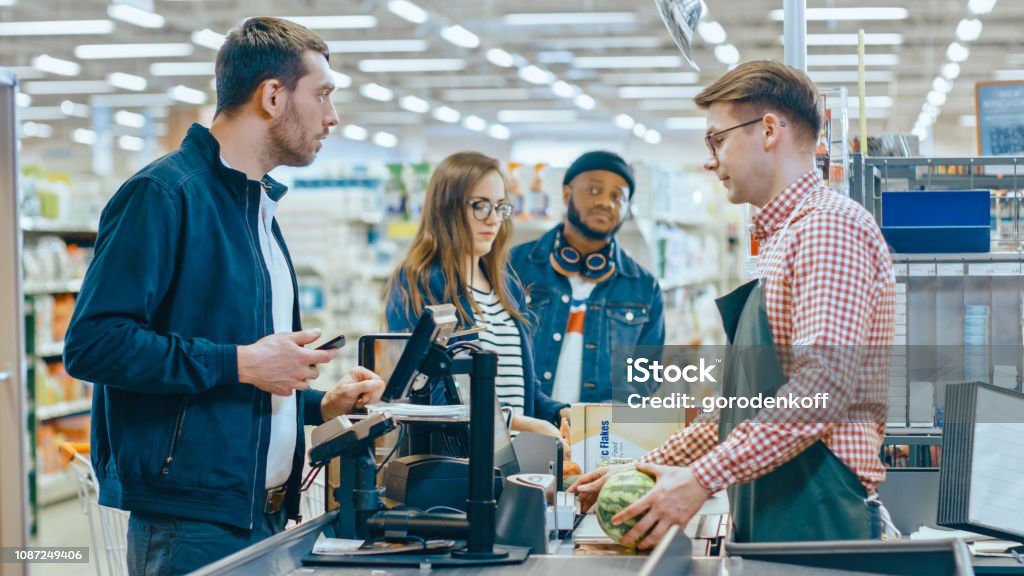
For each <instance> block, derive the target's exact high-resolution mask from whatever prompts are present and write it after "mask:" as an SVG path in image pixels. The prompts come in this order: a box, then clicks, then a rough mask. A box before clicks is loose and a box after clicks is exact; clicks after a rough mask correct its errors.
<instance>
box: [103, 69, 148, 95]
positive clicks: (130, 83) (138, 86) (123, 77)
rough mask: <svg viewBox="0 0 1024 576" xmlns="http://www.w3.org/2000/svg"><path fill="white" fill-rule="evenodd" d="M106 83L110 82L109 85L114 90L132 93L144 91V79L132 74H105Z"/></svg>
mask: <svg viewBox="0 0 1024 576" xmlns="http://www.w3.org/2000/svg"><path fill="white" fill-rule="evenodd" d="M107 82H110V85H111V86H113V87H115V88H121V89H122V90H131V91H133V92H142V91H143V90H145V89H146V79H145V78H143V77H142V76H136V75H134V74H125V73H124V72H111V73H110V74H107Z"/></svg>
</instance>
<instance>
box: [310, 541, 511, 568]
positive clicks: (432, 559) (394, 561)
mask: <svg viewBox="0 0 1024 576" xmlns="http://www.w3.org/2000/svg"><path fill="white" fill-rule="evenodd" d="M494 551H495V552H497V553H499V554H500V553H507V554H508V555H507V556H499V557H490V558H463V557H458V556H452V555H451V554H382V555H379V556H320V555H316V554H312V553H310V554H307V555H306V556H305V557H303V558H302V563H303V564H304V565H306V566H420V565H421V564H423V563H428V562H429V563H430V565H431V566H494V565H497V564H521V563H522V562H525V561H526V558H527V557H528V556H529V555H530V549H529V548H521V547H518V546H500V545H495V546H494Z"/></svg>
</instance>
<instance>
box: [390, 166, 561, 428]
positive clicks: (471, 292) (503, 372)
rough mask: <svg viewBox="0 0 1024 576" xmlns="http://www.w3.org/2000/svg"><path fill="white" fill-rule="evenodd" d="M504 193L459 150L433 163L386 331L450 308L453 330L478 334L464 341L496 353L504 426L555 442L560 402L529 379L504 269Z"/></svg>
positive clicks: (520, 324)
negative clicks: (427, 311)
mask: <svg viewBox="0 0 1024 576" xmlns="http://www.w3.org/2000/svg"><path fill="white" fill-rule="evenodd" d="M505 189H506V186H505V178H504V176H503V175H502V173H501V169H500V165H499V163H498V161H497V160H495V159H494V158H490V157H488V156H484V155H483V154H478V153H476V152H459V153H457V154H453V155H451V156H449V157H447V158H445V159H444V160H443V161H442V162H441V163H440V164H438V166H437V168H435V169H434V173H433V174H432V175H431V177H430V182H429V184H428V185H427V194H426V201H425V203H424V206H423V218H422V220H421V222H420V228H419V231H418V232H417V233H416V237H415V238H414V239H413V241H412V245H411V246H410V248H409V253H408V254H407V255H406V257H405V259H404V260H403V261H402V263H401V264H400V265H399V266H398V269H397V270H395V272H394V273H393V274H392V275H391V278H390V279H389V280H388V283H387V286H386V288H385V292H386V295H387V307H386V313H387V322H388V330H391V331H399V332H400V331H409V330H412V328H413V326H414V325H415V323H416V321H417V319H418V318H419V316H420V314H421V313H422V312H423V308H424V306H428V305H431V304H441V303H452V304H454V305H455V308H456V310H457V312H458V315H459V319H460V327H459V330H465V329H468V328H480V329H481V331H479V332H477V333H474V334H471V335H469V336H468V337H466V339H478V341H479V344H480V346H481V347H483V348H484V349H486V350H492V351H494V352H496V353H497V354H498V377H497V379H496V381H495V386H496V392H497V396H498V400H499V402H500V403H501V404H502V406H503V407H504V408H505V409H506V411H507V412H508V413H509V414H510V415H511V427H512V429H513V430H519V431H527V430H528V431H531V432H539V433H541V434H546V435H549V436H555V437H558V436H560V434H559V431H558V429H557V428H555V426H554V425H553V423H554V422H555V421H556V419H557V418H558V414H559V410H561V409H562V408H564V407H566V406H567V405H566V404H564V403H559V402H555V401H554V400H552V399H551V398H550V397H548V396H547V395H546V394H544V393H543V392H542V391H541V389H540V386H539V383H538V382H537V380H536V379H535V377H534V369H533V350H532V347H531V346H532V345H531V342H530V338H529V334H528V327H527V325H526V320H525V317H524V315H523V311H524V310H526V304H525V298H524V295H523V289H522V286H521V285H520V283H519V279H518V278H516V276H515V274H514V273H513V272H512V269H511V268H510V267H509V264H508V257H509V243H510V241H511V238H512V222H511V219H512V211H513V210H512V204H510V203H509V202H508V200H507V197H506V194H505ZM457 340H458V339H453V341H457Z"/></svg>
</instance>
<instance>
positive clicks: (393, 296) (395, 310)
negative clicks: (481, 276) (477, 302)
mask: <svg viewBox="0 0 1024 576" xmlns="http://www.w3.org/2000/svg"><path fill="white" fill-rule="evenodd" d="M399 281H400V282H401V284H402V286H403V287H406V288H407V287H408V280H406V277H405V274H404V272H399ZM429 281H430V286H429V287H421V288H420V290H421V292H422V293H423V295H424V299H425V300H426V302H427V304H428V305H429V304H441V303H443V295H444V284H445V279H444V272H443V271H442V270H441V267H440V266H434V267H433V268H431V270H430V280H429ZM507 289H508V294H509V297H510V299H511V300H512V303H513V305H514V306H516V308H517V309H518V310H520V311H522V310H525V309H526V302H525V300H524V297H523V288H522V286H521V285H520V284H519V282H518V281H517V280H516V279H515V277H514V276H513V275H512V274H511V270H510V271H509V275H508V288H507ZM459 301H460V302H461V303H462V307H463V308H464V309H465V310H466V312H467V313H468V314H469V318H470V326H475V325H476V319H475V317H474V316H473V308H472V306H470V304H469V299H468V298H467V297H466V295H465V294H460V295H459ZM385 313H386V315H387V322H388V330H389V331H392V332H411V331H412V329H413V328H414V327H415V326H416V321H417V319H418V318H417V316H416V314H415V312H414V311H413V310H412V307H411V306H408V305H407V304H406V303H405V302H404V301H403V299H402V293H401V290H399V289H398V288H397V286H396V287H395V288H393V289H392V291H391V293H390V294H388V297H387V305H386V307H385ZM513 321H514V322H515V323H516V327H517V328H519V335H520V339H521V341H522V348H523V379H524V386H523V388H524V391H523V395H524V398H523V414H525V415H526V416H533V417H535V418H540V419H541V420H547V421H548V422H552V423H554V424H556V425H557V424H558V422H559V418H558V412H559V411H560V410H561V409H562V408H565V407H567V406H568V404H566V403H564V402H555V401H554V400H552V399H551V398H550V397H549V396H548V395H547V394H545V393H544V391H543V390H541V389H540V385H539V383H538V382H537V381H536V378H534V374H535V371H534V369H533V346H532V345H531V343H530V334H529V327H527V326H526V325H525V324H523V323H522V322H520V321H519V320H516V319H515V317H513ZM470 326H460V327H459V328H458V329H459V330H464V329H466V328H469V327H470ZM473 339H476V336H475V335H469V336H466V337H463V338H452V339H451V341H450V342H451V343H453V344H454V343H455V342H459V341H461V340H473Z"/></svg>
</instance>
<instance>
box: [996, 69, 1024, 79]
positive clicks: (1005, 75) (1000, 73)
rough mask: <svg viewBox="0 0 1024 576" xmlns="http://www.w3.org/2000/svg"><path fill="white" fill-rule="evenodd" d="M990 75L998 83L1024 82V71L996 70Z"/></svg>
mask: <svg viewBox="0 0 1024 576" xmlns="http://www.w3.org/2000/svg"><path fill="white" fill-rule="evenodd" d="M992 75H993V77H994V78H995V79H996V80H998V81H1000V82H1016V81H1020V80H1024V70H996V71H995V72H993V73H992Z"/></svg>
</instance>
